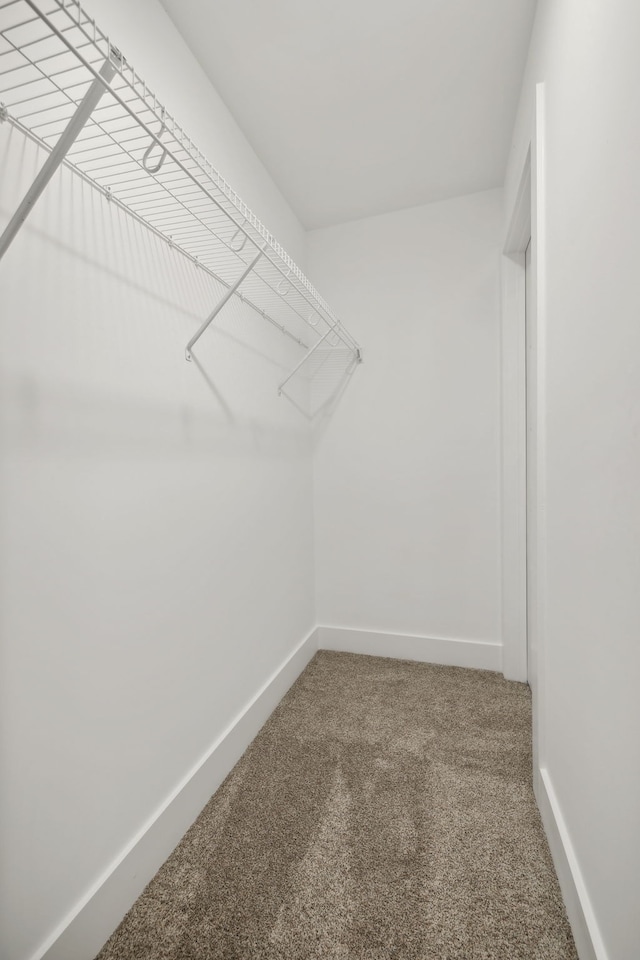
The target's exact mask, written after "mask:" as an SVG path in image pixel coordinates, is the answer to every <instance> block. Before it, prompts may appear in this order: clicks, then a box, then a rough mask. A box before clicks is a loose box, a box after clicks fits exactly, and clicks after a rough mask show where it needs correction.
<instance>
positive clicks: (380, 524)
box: [308, 190, 502, 643]
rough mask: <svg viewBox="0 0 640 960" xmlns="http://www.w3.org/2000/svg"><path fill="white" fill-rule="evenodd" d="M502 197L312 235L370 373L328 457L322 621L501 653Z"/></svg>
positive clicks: (338, 418) (358, 386) (326, 428)
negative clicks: (481, 644) (475, 644)
mask: <svg viewBox="0 0 640 960" xmlns="http://www.w3.org/2000/svg"><path fill="white" fill-rule="evenodd" d="M501 202H502V194H501V191H499V190H492V191H488V192H483V193H479V194H474V195H471V196H466V197H461V198H457V199H455V200H448V201H445V202H441V203H435V204H430V205H427V206H422V207H414V208H411V209H408V210H402V211H399V212H395V213H392V214H386V215H383V216H378V217H372V218H367V219H364V220H358V221H355V222H352V223H347V224H344V225H341V226H338V227H331V228H327V229H323V230H317V231H314V232H312V233H310V234H309V249H308V258H309V259H308V263H309V271H310V275H311V277H312V279H313V280H314V282H316V283H317V284H318V285H319V287H320V288H321V289H322V290H324V291H326V296H327V297H328V298H329V299H330V300H331V302H332V303H334V304H335V307H336V309H337V310H338V312H339V313H340V314H342V315H343V316H345V317H348V318H349V323H350V329H352V330H353V333H354V336H355V337H356V338H357V339H359V340H360V342H361V343H363V344H364V345H365V354H364V363H363V365H362V366H361V367H360V368H359V369H358V371H357V376H355V377H354V378H353V379H352V381H351V383H350V384H349V389H348V390H346V391H345V392H344V395H343V397H342V399H341V402H340V404H339V405H338V406H337V408H336V410H335V411H334V412H333V415H332V417H331V418H327V419H326V420H324V421H322V420H321V421H320V422H319V424H318V429H317V435H316V449H315V465H314V470H315V473H314V477H315V542H316V576H317V610H318V622H319V623H320V624H323V625H329V626H335V627H349V628H355V629H360V630H374V631H381V632H388V633H396V634H410V635H415V636H419V637H429V638H445V639H452V640H473V641H486V642H490V643H497V642H499V640H500V587H499V569H500V554H499V551H500V538H499V524H500V519H499V285H498V275H499V253H500V236H501V216H502V213H501V211H502V206H501Z"/></svg>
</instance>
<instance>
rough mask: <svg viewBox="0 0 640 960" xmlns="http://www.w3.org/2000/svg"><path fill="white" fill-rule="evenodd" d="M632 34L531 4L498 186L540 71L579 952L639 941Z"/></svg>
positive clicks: (638, 199)
mask: <svg viewBox="0 0 640 960" xmlns="http://www.w3.org/2000/svg"><path fill="white" fill-rule="evenodd" d="M638 36H640V8H639V7H638V5H637V4H633V3H630V2H629V0H609V2H607V3H598V2H595V0H588V2H585V0H540V4H539V8H538V13H537V19H536V25H535V28H534V34H533V39H532V46H531V52H530V57H529V64H528V67H527V71H526V74H525V81H524V86H523V92H522V98H521V103H520V108H519V114H518V120H517V125H516V130H515V136H514V144H513V151H512V158H511V162H510V165H509V169H508V173H507V181H506V209H507V210H511V209H512V207H513V200H514V195H515V191H516V190H517V179H518V176H519V173H520V170H521V169H522V164H523V158H524V156H525V153H526V150H527V148H528V141H529V138H530V135H531V128H532V122H533V109H534V97H535V84H536V83H537V82H543V83H544V103H545V128H544V141H545V158H544V182H545V195H546V201H545V206H544V210H543V211H542V215H543V218H544V224H545V228H544V229H545V236H544V251H545V253H544V263H542V264H541V268H542V270H543V276H544V278H545V281H544V290H543V291H542V294H543V311H544V312H543V314H542V318H543V321H544V324H545V329H544V330H543V331H542V336H543V345H544V347H543V351H542V353H541V355H540V356H539V366H541V367H542V368H543V370H544V377H545V380H544V394H543V396H542V414H543V416H544V428H545V433H546V444H545V449H544V450H543V451H542V454H543V461H544V463H545V468H544V476H543V477H542V478H541V480H542V489H543V491H544V492H545V502H544V503H543V504H542V508H543V516H544V517H545V518H546V519H545V523H544V526H543V528H542V529H541V530H539V544H538V548H539V551H542V557H541V559H542V569H546V580H545V582H544V584H542V594H543V596H544V597H546V602H545V605H544V608H543V609H542V610H540V611H539V617H538V621H539V624H540V630H541V637H540V641H541V651H542V656H543V664H542V666H543V667H544V670H543V673H542V676H544V677H545V678H546V679H545V681H544V689H542V690H540V697H539V699H540V704H541V716H540V723H541V733H542V740H541V758H540V765H541V768H542V770H541V777H540V791H541V795H540V800H541V807H542V809H543V813H545V812H546V816H547V829H548V832H549V834H550V837H551V838H552V841H553V842H552V849H554V852H555V853H556V856H557V857H559V873H560V876H561V879H562V877H563V874H564V876H565V877H566V878H568V879H569V881H570V886H566V887H565V893H566V896H567V900H568V902H569V901H570V900H571V899H572V898H573V894H576V895H577V896H578V897H579V899H580V901H581V902H580V909H581V912H582V914H583V915H584V918H585V922H586V935H585V936H582V931H580V930H577V934H578V937H579V939H580V941H581V944H582V945H583V954H582V955H583V956H584V957H585V960H586V958H587V957H590V956H596V957H597V958H598V960H605V958H608V960H630V958H631V957H635V956H637V954H638V944H639V943H640V920H639V914H638V909H637V897H638V863H639V862H640V829H639V826H638V810H640V761H639V752H638V730H639V729H640V698H639V697H638V690H637V687H638V676H639V675H640V645H639V644H638V637H639V636H640V605H639V604H638V585H639V584H640V496H639V490H640V415H639V411H640V378H639V376H638V356H639V355H640V322H639V317H640V287H639V285H638V279H637V260H638V224H639V223H640V178H639V177H638V169H639V168H640V133H639V131H640V98H639V97H638V89H639V88H640V59H639V58H638V51H637V38H638ZM554 838H555V839H554ZM558 838H559V839H558ZM563 862H564V865H565V867H567V870H568V871H569V873H570V874H571V876H569V873H567V870H564V869H563ZM572 891H573V892H572ZM577 916H579V914H577Z"/></svg>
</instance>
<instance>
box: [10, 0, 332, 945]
mask: <svg viewBox="0 0 640 960" xmlns="http://www.w3.org/2000/svg"><path fill="white" fill-rule="evenodd" d="M87 6H88V7H89V10H90V12H92V13H94V14H95V16H96V17H97V18H98V21H99V22H100V23H101V25H102V26H103V27H104V28H105V29H106V30H107V31H109V32H111V34H112V39H113V40H114V42H116V43H117V44H118V45H119V46H120V47H121V48H122V49H123V51H124V52H125V54H126V56H127V57H128V58H129V59H130V61H131V62H132V63H133V65H134V66H135V67H136V68H138V69H139V70H140V72H141V73H142V74H143V75H144V76H145V78H146V79H147V81H148V83H149V84H150V86H151V88H152V89H155V90H156V91H157V93H158V94H159V96H160V98H161V99H164V100H165V101H166V103H167V106H168V107H169V109H171V110H172V111H173V112H175V114H176V115H177V116H178V118H179V119H180V120H181V121H182V122H183V123H184V126H185V128H186V129H187V131H188V132H189V133H190V134H191V135H192V136H193V138H194V140H195V142H196V143H198V145H199V146H201V147H202V148H203V149H204V151H205V152H206V153H207V154H208V155H209V156H210V157H211V159H212V160H213V162H214V163H215V162H217V163H218V165H219V167H220V169H221V172H222V173H223V174H224V175H226V176H227V177H228V179H229V180H230V181H231V183H232V184H233V186H234V187H236V188H237V189H238V191H239V192H240V193H241V194H242V195H243V196H244V197H245V198H246V199H247V200H248V202H249V203H251V204H253V205H254V207H255V209H256V212H257V213H258V214H259V215H260V216H261V217H262V218H263V219H264V220H265V222H266V224H267V226H268V227H269V228H270V229H271V230H273V232H274V233H275V234H276V235H277V236H278V237H279V238H281V239H282V241H283V243H284V244H285V245H286V246H288V248H289V249H290V251H291V253H292V255H293V256H294V257H295V258H296V259H298V260H299V261H301V260H302V259H303V254H304V234H303V232H302V230H301V228H300V226H299V224H298V223H297V221H296V220H295V217H294V216H293V214H292V212H291V210H290V209H289V208H288V207H287V205H286V204H285V202H284V200H283V199H282V197H281V196H280V195H279V194H278V192H277V190H276V188H275V186H274V185H273V183H272V182H271V181H270V180H269V178H268V176H267V175H266V173H265V171H264V169H263V168H262V167H261V165H260V163H259V161H258V159H257V158H256V156H255V155H254V154H253V153H252V151H251V150H250V148H249V146H248V144H247V143H246V141H245V140H244V138H243V137H242V135H241V133H240V131H239V130H238V128H237V127H236V126H235V124H234V122H233V120H232V119H231V117H230V116H229V114H228V113H227V111H226V109H225V108H224V106H223V105H222V103H221V101H220V100H219V98H218V97H217V95H216V94H215V92H214V91H213V90H212V88H211V86H210V85H209V83H208V81H207V80H206V79H205V77H204V74H203V73H202V72H201V70H200V69H199V68H198V67H197V65H196V64H195V61H194V60H193V58H192V57H191V56H190V54H189V53H188V51H187V49H186V47H185V46H184V44H183V43H182V41H181V40H180V38H179V36H178V35H177V33H176V32H175V30H174V28H173V27H172V25H171V23H170V21H169V20H168V18H167V17H166V14H165V13H164V12H163V10H162V8H161V7H160V6H159V5H158V4H157V3H156V2H155V0H144V2H140V0H138V2H136V3H135V4H129V3H127V2H125V0H119V2H117V3H116V2H114V0H110V2H107V0H101V2H98V0H94V2H91V3H87ZM0 138H1V139H0V169H1V172H2V176H1V177H0V184H1V192H0V227H1V226H2V225H3V224H4V223H5V222H6V221H7V220H8V218H9V216H10V214H11V213H12V212H13V210H14V209H15V206H16V203H17V201H18V200H19V199H20V197H21V196H22V193H23V191H24V190H25V189H26V187H27V185H28V183H29V182H30V178H31V177H32V176H33V175H34V173H35V171H36V170H37V169H38V167H39V165H40V164H41V163H42V161H43V159H44V158H43V156H42V155H41V154H40V153H39V151H38V150H37V149H36V148H35V147H34V146H33V145H32V144H30V143H26V144H25V142H24V141H23V138H22V137H21V136H20V135H19V134H18V133H17V132H16V131H15V130H13V129H12V128H10V127H9V125H8V124H5V125H2V126H0ZM219 295H220V290H216V289H215V284H214V283H213V282H212V281H210V280H209V279H208V278H207V277H206V276H205V275H204V274H203V273H202V272H201V271H198V270H197V269H196V268H194V267H192V265H191V264H189V263H187V262H186V261H184V260H183V259H181V258H180V255H179V254H177V253H176V252H175V251H171V250H170V249H169V248H168V247H167V246H166V245H165V244H163V243H162V242H161V241H160V240H158V239H156V238H155V237H154V236H153V235H151V234H150V233H148V232H146V231H145V230H144V229H143V228H142V227H140V226H139V225H137V224H136V223H135V222H134V221H132V220H130V219H129V218H127V217H126V216H125V215H124V214H123V213H122V212H120V211H119V210H118V209H117V208H115V207H114V206H113V205H111V206H110V205H109V204H107V203H106V202H105V200H104V199H103V198H102V197H101V196H99V195H97V194H96V193H95V192H93V191H92V190H91V189H90V188H89V187H88V186H87V185H86V184H83V183H82V182H81V181H80V180H78V179H77V178H74V177H73V176H72V175H71V173H70V172H69V171H67V170H63V171H62V172H61V173H60V174H59V175H57V176H56V179H55V180H54V181H53V182H52V183H51V185H50V187H49V189H48V190H47V192H46V193H45V194H44V196H43V197H42V199H41V201H40V203H39V205H38V207H37V209H36V210H35V211H34V213H33V215H32V217H31V218H30V220H29V222H28V223H27V224H26V225H25V227H24V228H23V229H22V231H21V232H20V234H19V235H18V237H17V238H16V240H15V242H14V244H13V246H12V247H11V249H10V250H9V252H8V253H7V255H6V257H5V258H4V260H3V261H2V263H1V264H0V305H1V309H0V355H1V358H2V360H1V364H2V366H1V370H0V375H1V390H2V398H1V400H2V424H1V428H2V433H1V444H2V450H1V484H2V497H1V500H0V511H1V516H0V564H1V567H2V586H1V592H2V595H1V598H0V601H1V603H0V608H1V614H0V616H1V627H2V650H1V658H2V665H1V680H0V685H1V697H0V701H1V703H2V723H1V727H2V735H3V756H2V783H3V798H2V804H1V811H2V826H1V831H2V833H1V837H0V847H1V849H2V855H1V857H0V863H1V871H2V881H3V883H2V892H1V895H0V901H1V904H2V919H1V920H0V930H1V934H0V943H1V945H0V954H1V955H2V957H3V960H26V958H28V957H31V956H33V955H35V952H36V951H37V950H38V948H39V945H40V944H42V943H43V942H44V941H45V939H46V938H47V937H48V936H49V934H51V932H52V931H53V930H54V928H55V927H56V925H57V924H59V923H60V922H61V921H62V920H63V918H64V917H65V915H66V914H67V913H68V911H71V910H72V909H73V908H74V905H75V904H76V903H77V902H78V900H79V899H80V898H81V897H82V896H83V894H84V893H85V892H86V891H87V889H88V888H89V887H90V886H91V884H92V883H93V882H94V881H95V880H96V879H97V878H98V877H99V875H100V874H101V873H102V872H103V871H104V870H105V869H106V868H107V867H108V865H109V863H110V862H111V861H112V860H113V858H114V857H116V856H117V855H118V853H119V851H120V850H121V849H122V848H123V847H125V846H126V844H127V843H128V842H129V840H130V839H131V838H132V837H133V836H134V834H135V833H136V832H137V831H138V830H139V828H140V827H141V826H142V825H143V824H144V823H145V821H146V820H147V818H149V817H150V816H151V815H152V814H153V813H154V811H155V810H156V808H157V807H158V806H159V805H160V804H161V803H162V801H163V800H164V799H165V797H166V796H167V795H168V794H169V793H170V792H171V791H172V789H173V788H174V786H175V785H176V784H177V783H178V782H179V780H180V779H181V778H182V777H183V776H184V774H185V773H186V772H187V771H188V770H189V769H190V768H191V766H192V765H193V764H194V763H195V762H196V761H197V760H198V758H199V757H200V756H201V755H202V754H203V753H204V752H205V751H206V750H207V749H208V748H209V747H210V745H211V744H212V743H213V741H214V740H215V739H216V738H217V737H218V735H219V734H220V733H221V731H222V730H223V729H224V728H225V726H226V725H227V724H228V723H229V721H230V720H231V719H232V718H233V717H234V716H235V715H236V713H237V712H238V711H239V710H240V709H242V708H243V707H244V705H245V704H246V703H247V702H248V701H249V700H250V698H251V697H252V696H253V695H254V694H255V693H256V691H257V690H258V688H259V687H260V686H261V685H262V684H263V682H264V681H265V680H266V678H267V677H268V676H269V675H270V674H271V673H272V671H273V670H274V669H276V668H277V667H278V665H279V664H280V663H281V662H282V661H283V660H284V659H285V658H286V657H287V656H288V654H289V653H290V652H291V651H292V649H293V648H294V646H295V645H296V644H298V643H299V642H300V641H301V640H302V638H303V637H304V636H305V635H306V634H307V633H308V632H309V631H310V629H311V628H312V626H313V624H314V622H315V614H314V600H313V554H312V532H313V530H312V472H311V452H310V451H311V448H310V438H309V432H308V426H307V423H306V421H305V420H304V418H301V417H300V416H299V414H298V413H297V412H296V411H295V410H294V408H293V407H292V406H291V405H290V404H288V403H287V402H286V400H283V399H280V398H278V397H277V392H276V385H277V382H278V378H279V377H282V371H283V370H284V369H286V368H287V367H291V366H293V365H294V363H295V362H296V361H297V358H298V355H299V354H298V348H297V347H296V346H295V345H290V346H288V345H287V343H288V341H285V340H284V338H282V337H281V335H280V334H278V333H277V332H276V331H274V330H273V328H272V327H270V326H269V325H268V324H266V323H264V321H263V320H261V319H260V318H257V317H256V315H255V314H253V313H252V312H251V311H249V310H248V309H246V308H242V307H240V306H238V305H237V304H236V305H235V306H234V307H230V308H229V310H228V311H226V312H225V314H224V316H222V317H221V318H220V320H219V322H217V323H216V324H215V325H214V327H212V328H210V330H209V331H208V332H207V334H206V336H205V337H204V338H203V340H202V341H201V346H200V347H199V350H198V355H199V358H200V362H201V364H202V367H203V368H204V373H203V372H201V371H199V370H198V368H197V367H196V366H195V365H193V364H187V363H185V360H184V345H185V343H186V342H187V340H188V339H189V337H190V336H191V335H192V333H194V332H195V330H196V329H197V326H198V324H199V323H200V322H201V320H202V318H203V317H204V316H206V314H207V313H208V311H209V310H210V309H211V306H212V304H213V303H214V302H215V300H216V298H218V297H219Z"/></svg>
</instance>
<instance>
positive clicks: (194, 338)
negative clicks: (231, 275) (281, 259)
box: [184, 244, 266, 361]
mask: <svg viewBox="0 0 640 960" xmlns="http://www.w3.org/2000/svg"><path fill="white" fill-rule="evenodd" d="M265 247H266V244H265V246H264V247H262V249H261V250H258V253H257V256H255V257H254V258H253V260H252V261H251V263H250V264H249V266H248V267H247V269H246V270H245V271H244V272H243V273H242V274H241V275H240V276H239V277H238V279H237V280H236V282H235V283H234V284H233V286H231V287H229V289H228V290H227V292H226V293H225V295H224V297H223V298H222V300H220V301H219V302H218V303H217V304H216V305H215V307H214V308H213V310H212V311H211V313H210V314H209V316H208V317H207V319H206V320H205V321H204V323H203V324H202V326H201V327H200V329H199V330H198V331H197V333H195V334H194V335H193V336H192V337H191V340H189V343H188V344H187V346H186V347H185V351H184V357H185V360H189V361H191V351H192V349H193V346H194V344H195V343H197V341H198V340H199V339H200V337H201V336H202V334H203V333H204V332H205V330H206V329H207V327H208V326H209V324H210V323H212V322H213V321H214V320H215V318H216V317H217V316H218V314H219V313H220V311H221V310H222V308H223V307H224V305H225V304H226V303H227V302H228V301H229V300H230V299H231V297H232V296H233V295H234V293H237V291H238V288H239V287H240V284H241V283H242V282H243V280H246V278H247V277H248V276H249V274H250V273H251V271H252V270H253V268H254V267H255V265H256V263H257V262H258V260H259V259H260V257H261V256H262V254H263V253H264V251H265Z"/></svg>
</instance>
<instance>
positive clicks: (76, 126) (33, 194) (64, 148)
mask: <svg viewBox="0 0 640 960" xmlns="http://www.w3.org/2000/svg"><path fill="white" fill-rule="evenodd" d="M115 72H116V68H115V66H114V64H113V63H112V62H111V60H110V59H107V60H105V61H104V63H103V64H102V67H101V68H100V73H99V75H98V76H97V77H96V79H95V80H94V81H93V83H92V84H91V86H90V87H89V89H88V90H87V92H86V94H85V95H84V98H83V99H82V100H81V101H80V103H79V104H78V107H77V109H76V111H75V113H74V114H73V116H72V117H71V119H70V120H69V123H68V124H67V126H66V128H65V130H64V132H63V133H62V134H61V136H60V139H59V140H58V142H57V143H56V145H55V147H54V148H53V149H52V151H51V153H50V154H49V156H48V157H47V159H46V160H45V162H44V164H43V165H42V168H41V170H40V172H39V173H38V175H37V176H36V178H35V180H34V181H33V183H32V184H31V186H30V187H29V189H28V190H27V192H26V194H25V196H24V198H23V200H22V203H21V204H20V206H19V207H18V209H17V210H16V212H15V213H14V215H13V216H12V218H11V220H10V221H9V223H8V224H7V226H6V228H5V230H4V232H3V234H2V236H0V260H1V259H2V257H3V256H4V255H5V253H6V252H7V250H8V249H9V246H10V244H11V241H12V240H13V238H14V237H15V235H16V234H17V232H18V230H19V229H20V227H21V226H22V224H23V223H24V221H25V220H26V219H27V217H28V216H29V213H30V212H31V209H32V208H33V205H34V203H35V202H36V200H37V199H38V197H39V196H40V194H41V193H42V192H43V190H44V188H45V187H46V186H47V184H48V183H49V181H50V180H51V177H52V176H53V175H54V173H55V172H56V170H57V169H58V167H59V166H60V164H61V163H62V161H63V160H64V158H65V155H66V154H67V152H68V150H69V147H70V146H71V144H72V143H73V142H74V140H75V139H76V137H77V136H78V134H79V133H80V131H81V130H82V128H83V127H84V125H85V123H86V122H87V120H88V119H89V117H90V116H91V113H92V112H93V109H94V107H95V106H96V104H97V103H98V101H99V100H100V98H101V97H102V95H103V94H104V93H105V91H106V90H107V89H109V81H110V80H111V79H112V78H113V76H114V75H115Z"/></svg>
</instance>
